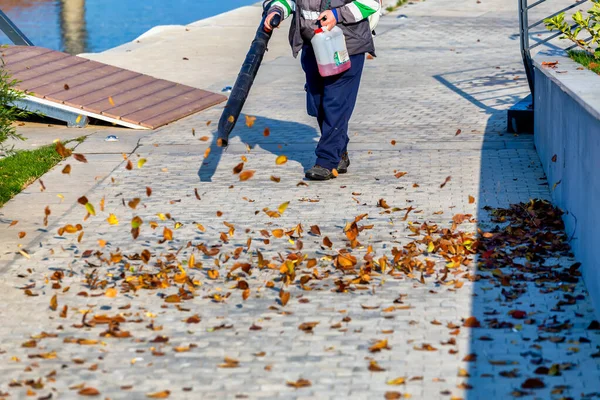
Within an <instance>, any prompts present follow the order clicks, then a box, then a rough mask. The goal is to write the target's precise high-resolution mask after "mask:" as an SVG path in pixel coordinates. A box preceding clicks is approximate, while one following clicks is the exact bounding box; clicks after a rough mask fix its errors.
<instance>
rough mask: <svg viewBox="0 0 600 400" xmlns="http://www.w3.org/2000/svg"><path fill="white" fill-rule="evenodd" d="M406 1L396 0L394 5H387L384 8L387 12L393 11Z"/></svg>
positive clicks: (406, 0)
mask: <svg viewBox="0 0 600 400" xmlns="http://www.w3.org/2000/svg"><path fill="white" fill-rule="evenodd" d="M406 2H408V0H398V1H396V5H395V6H389V7H387V8H386V10H387V11H388V12H392V11H395V10H396V9H398V8H400V7H402V6H403V5H404V3H406Z"/></svg>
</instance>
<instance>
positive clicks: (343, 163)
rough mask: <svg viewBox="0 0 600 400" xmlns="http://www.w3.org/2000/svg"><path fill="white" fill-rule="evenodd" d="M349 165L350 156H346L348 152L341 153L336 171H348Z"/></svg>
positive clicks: (343, 172) (341, 172)
mask: <svg viewBox="0 0 600 400" xmlns="http://www.w3.org/2000/svg"><path fill="white" fill-rule="evenodd" d="M349 166H350V157H348V152H346V153H344V154H342V159H341V160H340V163H339V164H338V167H337V172H339V173H340V174H345V173H346V172H348V167H349Z"/></svg>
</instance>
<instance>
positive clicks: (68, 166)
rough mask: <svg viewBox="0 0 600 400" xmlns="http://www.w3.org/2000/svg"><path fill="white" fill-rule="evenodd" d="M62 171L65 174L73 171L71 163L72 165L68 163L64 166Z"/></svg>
mask: <svg viewBox="0 0 600 400" xmlns="http://www.w3.org/2000/svg"><path fill="white" fill-rule="evenodd" d="M62 173H63V174H70V173H71V165H70V164H67V165H66V166H65V167H64V168H63V170H62Z"/></svg>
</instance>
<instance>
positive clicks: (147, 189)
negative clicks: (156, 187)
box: [146, 186, 152, 197]
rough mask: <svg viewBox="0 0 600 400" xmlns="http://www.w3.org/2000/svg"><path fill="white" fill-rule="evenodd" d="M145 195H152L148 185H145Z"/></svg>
mask: <svg viewBox="0 0 600 400" xmlns="http://www.w3.org/2000/svg"><path fill="white" fill-rule="evenodd" d="M146 196H147V197H150V196H152V188H151V187H149V186H146Z"/></svg>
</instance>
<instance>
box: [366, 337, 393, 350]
mask: <svg viewBox="0 0 600 400" xmlns="http://www.w3.org/2000/svg"><path fill="white" fill-rule="evenodd" d="M381 350H391V347H389V346H388V341H387V339H384V340H380V341H378V342H377V343H375V344H374V345H373V346H371V347H369V351H370V352H371V353H377V352H379V351H381Z"/></svg>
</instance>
